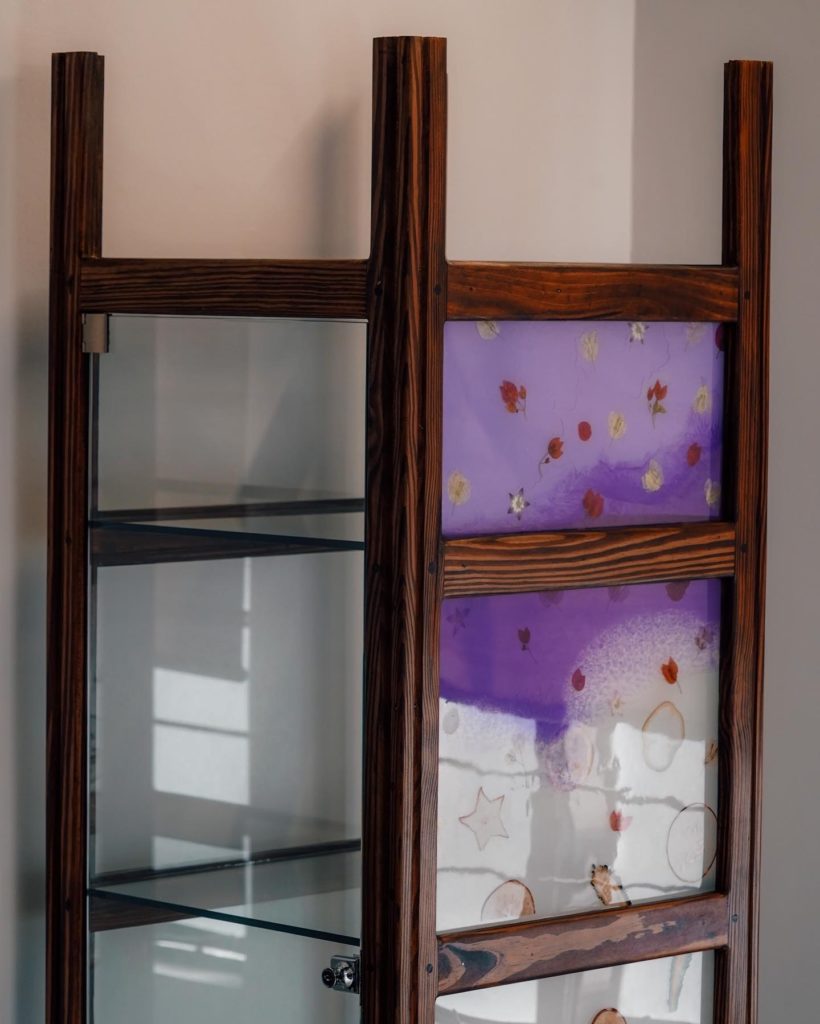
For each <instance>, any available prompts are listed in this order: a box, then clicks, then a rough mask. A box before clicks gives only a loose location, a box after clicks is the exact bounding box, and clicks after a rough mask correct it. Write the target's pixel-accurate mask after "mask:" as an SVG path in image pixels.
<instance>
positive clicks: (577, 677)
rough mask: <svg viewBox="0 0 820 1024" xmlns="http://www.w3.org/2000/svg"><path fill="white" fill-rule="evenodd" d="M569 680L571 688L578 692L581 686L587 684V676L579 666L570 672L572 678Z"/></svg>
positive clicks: (581, 688)
mask: <svg viewBox="0 0 820 1024" xmlns="http://www.w3.org/2000/svg"><path fill="white" fill-rule="evenodd" d="M570 681H571V683H572V688H573V690H577V691H578V693H580V692H581V690H583V688H584V687H585V686H586V684H587V677H586V676H585V675H584V673H583V672H582V671H581V670H580V668H576V670H575V671H574V672H573V673H572V679H571V680H570Z"/></svg>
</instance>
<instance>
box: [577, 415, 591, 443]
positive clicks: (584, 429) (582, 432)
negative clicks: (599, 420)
mask: <svg viewBox="0 0 820 1024" xmlns="http://www.w3.org/2000/svg"><path fill="white" fill-rule="evenodd" d="M578 437H580V438H581V440H582V441H588V440H589V439H590V438H591V437H592V425H591V424H590V423H588V422H587V421H586V420H581V422H580V423H579V424H578Z"/></svg>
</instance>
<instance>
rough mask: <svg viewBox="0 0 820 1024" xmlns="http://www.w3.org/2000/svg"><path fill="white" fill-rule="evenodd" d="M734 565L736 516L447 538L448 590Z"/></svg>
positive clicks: (606, 579) (686, 574) (614, 582)
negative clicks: (707, 520)
mask: <svg viewBox="0 0 820 1024" xmlns="http://www.w3.org/2000/svg"><path fill="white" fill-rule="evenodd" d="M734 567H735V529H734V526H733V525H732V524H731V523H687V524H678V523H676V524H670V525H668V526H625V527H620V528H614V529H606V530H567V531H564V532H555V533H513V534H499V535H497V536H487V537H459V538H457V539H453V540H448V541H445V544H444V596H445V597H466V596H468V595H471V594H520V593H526V592H530V591H533V590H541V589H544V590H557V589H561V588H563V587H611V586H619V585H621V584H628V583H649V582H652V581H661V580H663V581H665V580H684V579H708V578H712V577H716V576H731V575H732V574H733V573H734Z"/></svg>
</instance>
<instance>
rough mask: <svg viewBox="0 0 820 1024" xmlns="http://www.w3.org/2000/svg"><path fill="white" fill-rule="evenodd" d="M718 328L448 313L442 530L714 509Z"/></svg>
mask: <svg viewBox="0 0 820 1024" xmlns="http://www.w3.org/2000/svg"><path fill="white" fill-rule="evenodd" d="M723 363H724V359H723V329H722V327H721V326H720V325H715V324H684V323H647V324H642V323H632V324H629V323H619V322H597V323H596V322H587V323H578V322H577V321H576V322H566V323H563V322H545V323H513V322H503V323H494V322H481V323H478V324H475V323H448V324H447V326H446V328H445V339H444V461H443V472H444V481H443V498H442V505H443V508H442V522H443V530H444V533H445V534H446V535H448V536H456V535H464V534H479V533H501V532H511V531H525V530H527V531H532V530H544V529H562V528H571V527H584V526H590V525H595V526H601V525H605V524H609V523H611V524H625V523H651V522H665V521H682V520H698V519H712V518H716V517H718V516H719V514H720V482H721V437H722V412H723Z"/></svg>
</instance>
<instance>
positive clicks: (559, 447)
mask: <svg viewBox="0 0 820 1024" xmlns="http://www.w3.org/2000/svg"><path fill="white" fill-rule="evenodd" d="M547 452H548V454H549V457H550V458H551V459H560V458H561V456H562V455H563V454H564V442H563V441H562V440H561V438H560V437H553V438H552V440H551V441H550V443H549V444H548V445H547Z"/></svg>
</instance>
